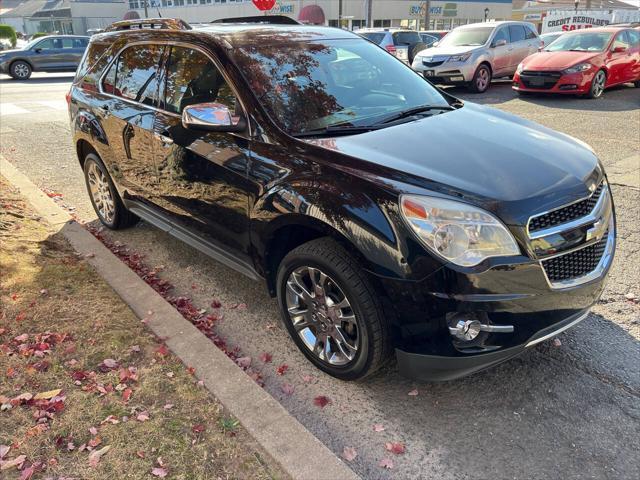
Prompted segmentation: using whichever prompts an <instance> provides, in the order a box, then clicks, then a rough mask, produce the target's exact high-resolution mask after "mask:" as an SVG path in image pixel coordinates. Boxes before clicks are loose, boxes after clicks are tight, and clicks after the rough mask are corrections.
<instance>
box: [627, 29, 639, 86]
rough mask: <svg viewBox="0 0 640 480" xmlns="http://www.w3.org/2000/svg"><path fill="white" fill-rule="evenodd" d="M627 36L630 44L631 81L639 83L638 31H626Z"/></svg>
mask: <svg viewBox="0 0 640 480" xmlns="http://www.w3.org/2000/svg"><path fill="white" fill-rule="evenodd" d="M627 35H628V37H629V40H630V42H631V65H630V71H631V80H630V81H633V82H638V81H640V30H634V29H631V30H627Z"/></svg>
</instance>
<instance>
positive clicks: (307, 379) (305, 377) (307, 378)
mask: <svg viewBox="0 0 640 480" xmlns="http://www.w3.org/2000/svg"><path fill="white" fill-rule="evenodd" d="M314 380H315V377H314V376H313V375H303V376H302V381H303V382H304V383H311V382H313V381H314Z"/></svg>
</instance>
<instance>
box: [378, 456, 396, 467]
mask: <svg viewBox="0 0 640 480" xmlns="http://www.w3.org/2000/svg"><path fill="white" fill-rule="evenodd" d="M378 466H379V467H382V468H386V469H387V470H391V469H392V468H393V460H391V459H390V458H387V457H385V458H383V459H382V460H380V462H379V463H378Z"/></svg>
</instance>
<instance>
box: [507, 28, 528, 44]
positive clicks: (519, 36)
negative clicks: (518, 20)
mask: <svg viewBox="0 0 640 480" xmlns="http://www.w3.org/2000/svg"><path fill="white" fill-rule="evenodd" d="M509 34H510V36H511V43H515V42H521V41H523V40H524V39H525V38H526V37H527V35H526V34H525V31H524V27H523V26H522V25H509Z"/></svg>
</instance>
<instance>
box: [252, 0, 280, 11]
mask: <svg viewBox="0 0 640 480" xmlns="http://www.w3.org/2000/svg"><path fill="white" fill-rule="evenodd" d="M252 1H253V4H254V5H255V6H256V8H257V9H258V10H262V11H265V10H271V9H272V8H273V6H274V5H275V4H276V0H252Z"/></svg>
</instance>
